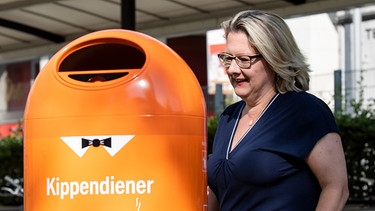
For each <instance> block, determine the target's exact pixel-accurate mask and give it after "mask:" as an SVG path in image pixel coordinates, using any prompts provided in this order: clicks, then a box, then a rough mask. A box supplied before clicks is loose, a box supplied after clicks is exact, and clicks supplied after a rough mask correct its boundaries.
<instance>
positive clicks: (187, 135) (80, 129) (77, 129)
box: [24, 29, 207, 211]
mask: <svg viewBox="0 0 375 211" xmlns="http://www.w3.org/2000/svg"><path fill="white" fill-rule="evenodd" d="M205 118H206V114H205V103H204V97H203V94H202V92H201V88H200V86H199V84H198V81H197V80H196V78H195V76H194V74H193V72H192V71H191V70H190V68H189V67H188V66H187V64H186V63H185V62H184V61H183V60H182V59H181V58H180V57H179V56H178V55H177V54H176V53H174V52H173V51H172V50H171V49H169V48H168V47H167V46H165V45H164V44H163V43H161V42H159V41H157V40H156V39H153V38H151V37H149V36H147V35H144V34H142V33H139V32H134V31H128V30H121V29H119V30H103V31H99V32H94V33H91V34H88V35H85V36H83V37H80V38H78V39H76V40H74V41H73V42H71V43H69V44H68V45H66V46H65V47H64V48H62V49H61V50H60V51H59V52H57V53H56V54H55V55H54V56H53V57H52V58H51V60H50V61H49V62H48V63H47V65H46V66H45V67H44V68H43V70H42V71H41V72H40V73H39V75H38V77H37V78H36V80H35V83H34V85H33V87H32V89H31V91H30V94H29V97H28V101H27V105H26V110H25V116H24V124H25V134H24V142H25V143H24V161H25V162H24V166H25V167H24V174H25V175H24V189H25V196H24V197H25V201H24V209H25V211H51V210H53V211H67V210H71V211H73V210H74V211H76V210H82V211H96V210H103V211H109V210H110V211H125V210H126V211H129V210H130V211H131V210H134V211H145V210H163V211H166V210H173V211H176V210H179V211H184V210H189V211H197V210H205V209H206V207H207V205H206V198H207V186H206V129H205V127H206V123H205Z"/></svg>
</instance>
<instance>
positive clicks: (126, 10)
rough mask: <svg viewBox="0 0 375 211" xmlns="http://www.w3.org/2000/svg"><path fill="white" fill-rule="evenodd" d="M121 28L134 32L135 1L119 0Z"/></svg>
mask: <svg viewBox="0 0 375 211" xmlns="http://www.w3.org/2000/svg"><path fill="white" fill-rule="evenodd" d="M121 28H122V29H129V30H135V0H121Z"/></svg>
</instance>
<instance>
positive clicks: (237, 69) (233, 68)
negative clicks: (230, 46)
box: [227, 59, 240, 73]
mask: <svg viewBox="0 0 375 211" xmlns="http://www.w3.org/2000/svg"><path fill="white" fill-rule="evenodd" d="M227 72H228V73H236V72H240V67H239V66H238V65H237V63H236V61H235V60H234V59H233V60H232V61H231V62H230V65H229V67H228V68H227Z"/></svg>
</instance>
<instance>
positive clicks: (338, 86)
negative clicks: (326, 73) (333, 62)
mask: <svg viewBox="0 0 375 211" xmlns="http://www.w3.org/2000/svg"><path fill="white" fill-rule="evenodd" d="M334 80H335V81H334V85H335V88H334V92H335V97H334V98H335V113H337V112H340V111H341V110H342V107H341V100H342V89H341V87H342V82H341V70H335V72H334Z"/></svg>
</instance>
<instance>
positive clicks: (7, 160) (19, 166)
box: [0, 127, 23, 205]
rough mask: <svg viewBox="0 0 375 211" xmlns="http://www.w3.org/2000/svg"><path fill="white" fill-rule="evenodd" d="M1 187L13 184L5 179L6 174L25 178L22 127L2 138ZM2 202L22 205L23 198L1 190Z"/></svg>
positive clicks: (0, 157)
mask: <svg viewBox="0 0 375 211" xmlns="http://www.w3.org/2000/svg"><path fill="white" fill-rule="evenodd" d="M0 163H1V165H0V187H10V188H12V189H14V187H13V186H11V185H10V184H8V182H7V181H5V180H4V177H5V176H10V177H11V178H14V179H22V178H23V136H22V132H21V127H19V128H18V129H17V130H16V131H14V133H13V134H12V135H9V136H6V137H4V138H3V139H2V140H0ZM0 196H1V197H0V204H4V205H20V204H22V200H23V199H22V198H20V197H16V196H10V195H9V194H7V192H5V191H3V190H2V191H1V195H0Z"/></svg>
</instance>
